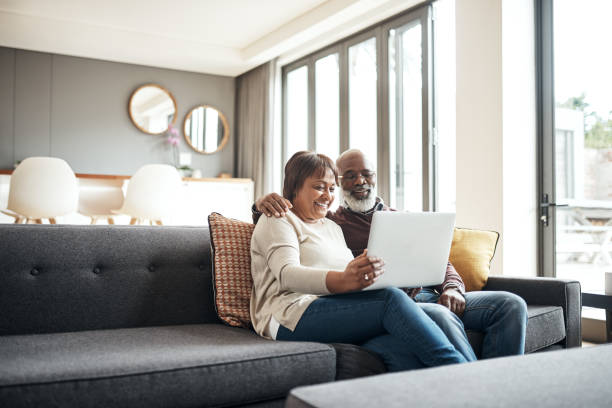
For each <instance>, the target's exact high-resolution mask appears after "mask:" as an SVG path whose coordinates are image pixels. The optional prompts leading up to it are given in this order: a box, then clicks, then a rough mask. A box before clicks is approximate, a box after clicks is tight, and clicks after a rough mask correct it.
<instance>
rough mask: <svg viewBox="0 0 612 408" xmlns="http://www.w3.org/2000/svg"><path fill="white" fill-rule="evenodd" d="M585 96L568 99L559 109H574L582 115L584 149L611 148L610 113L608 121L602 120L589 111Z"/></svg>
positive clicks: (611, 129) (611, 118)
mask: <svg viewBox="0 0 612 408" xmlns="http://www.w3.org/2000/svg"><path fill="white" fill-rule="evenodd" d="M585 99H586V95H585V94H584V93H582V94H581V95H580V96H573V97H571V98H569V99H568V100H567V101H565V102H564V103H562V104H559V105H558V106H559V107H562V108H569V109H574V110H577V111H581V112H582V113H583V114H584V147H590V148H592V149H606V148H612V111H611V112H610V113H611V115H610V117H609V118H608V119H605V120H604V119H602V118H601V117H600V116H599V115H597V113H595V112H593V111H591V110H590V109H589V104H588V103H587V102H586V100H585Z"/></svg>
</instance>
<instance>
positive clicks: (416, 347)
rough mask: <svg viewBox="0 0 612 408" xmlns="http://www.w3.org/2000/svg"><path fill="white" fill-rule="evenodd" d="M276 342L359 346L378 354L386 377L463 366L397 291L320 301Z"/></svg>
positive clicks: (448, 344)
mask: <svg viewBox="0 0 612 408" xmlns="http://www.w3.org/2000/svg"><path fill="white" fill-rule="evenodd" d="M276 339H277V340H290V341H318V342H323V343H336V342H338V343H351V344H357V345H361V346H363V347H365V348H368V349H370V350H373V351H375V352H377V353H378V354H380V355H381V356H382V358H383V360H384V361H385V363H386V365H387V368H388V369H389V371H401V370H409V369H414V368H421V367H432V366H438V365H444V364H453V363H464V362H466V361H467V360H466V359H465V358H464V357H463V355H461V353H459V352H458V351H457V350H456V349H455V347H454V346H453V345H452V343H451V342H450V341H449V340H448V338H447V337H446V336H445V335H444V333H443V332H442V330H441V329H440V327H438V325H436V323H435V322H434V321H433V320H432V319H431V318H429V316H427V314H426V313H425V312H424V311H423V309H422V308H421V307H419V306H418V305H417V304H416V302H414V301H413V300H412V299H410V298H409V297H408V296H406V294H405V293H404V292H403V291H402V290H400V289H397V288H387V289H380V290H373V291H365V292H357V293H348V294H341V295H333V296H325V297H320V298H319V299H317V300H315V301H314V302H312V303H311V304H310V306H308V308H307V309H306V311H305V312H304V314H303V315H302V317H301V318H300V321H299V322H298V324H297V326H296V328H295V330H293V331H291V330H289V329H287V328H286V327H284V326H282V325H281V326H280V327H279V329H278V333H277V335H276ZM387 346H391V347H390V348H389V347H387Z"/></svg>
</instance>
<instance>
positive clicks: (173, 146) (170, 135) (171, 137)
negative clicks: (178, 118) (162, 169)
mask: <svg viewBox="0 0 612 408" xmlns="http://www.w3.org/2000/svg"><path fill="white" fill-rule="evenodd" d="M166 143H168V145H169V146H170V162H171V164H172V165H173V166H174V167H178V162H179V152H178V144H179V131H178V129H177V128H175V127H174V126H173V125H172V123H171V124H169V125H168V130H167V131H166Z"/></svg>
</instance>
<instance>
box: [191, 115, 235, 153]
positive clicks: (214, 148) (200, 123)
mask: <svg viewBox="0 0 612 408" xmlns="http://www.w3.org/2000/svg"><path fill="white" fill-rule="evenodd" d="M183 131H184V133H185V139H186V140H187V143H188V144H189V146H191V148H192V149H193V150H195V151H196V152H199V153H205V154H210V153H215V152H218V151H219V150H221V149H223V146H225V144H226V143H227V141H228V140H229V124H228V123H227V119H226V118H225V115H223V114H222V113H221V112H219V111H218V110H217V109H216V108H214V107H212V106H209V105H201V106H197V107H195V108H193V109H192V110H191V111H190V112H189V113H188V114H187V116H186V117H185V124H184V126H183Z"/></svg>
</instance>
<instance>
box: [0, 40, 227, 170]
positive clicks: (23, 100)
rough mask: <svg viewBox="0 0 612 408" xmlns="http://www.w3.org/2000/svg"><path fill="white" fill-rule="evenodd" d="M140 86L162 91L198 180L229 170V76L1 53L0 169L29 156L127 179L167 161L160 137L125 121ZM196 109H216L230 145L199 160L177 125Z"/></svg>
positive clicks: (21, 52)
mask: <svg viewBox="0 0 612 408" xmlns="http://www.w3.org/2000/svg"><path fill="white" fill-rule="evenodd" d="M145 83H156V84H159V85H161V86H163V87H165V88H166V89H168V90H169V91H170V92H171V93H172V94H173V95H174V97H175V99H176V102H177V105H178V114H177V121H176V123H175V124H176V125H177V127H178V128H179V129H181V144H180V145H179V150H180V151H181V152H189V153H191V154H192V165H191V166H192V167H193V168H198V169H201V170H202V174H203V176H204V177H214V176H216V175H217V174H218V173H220V172H227V173H232V172H233V169H234V146H235V143H234V139H235V138H234V100H235V93H234V78H232V77H224V76H218V75H207V74H196V73H191V72H184V71H176V70H169V69H161V68H152V67H146V66H140V65H131V64H121V63H115V62H108V61H100V60H93V59H87V58H77V57H69V56H65V55H58V54H47V53H39V52H31V51H25V50H19V49H12V48H3V47H0V168H1V169H10V168H13V165H14V163H15V162H16V161H18V160H23V159H24V158H26V157H29V156H54V157H60V158H62V159H64V160H66V161H67V162H68V163H69V164H70V166H71V167H72V168H73V170H74V171H75V172H77V173H104V174H125V175H130V174H133V173H134V172H135V171H136V170H137V169H138V168H139V167H140V166H142V165H144V164H148V163H170V151H169V149H168V147H167V145H166V143H164V140H165V138H164V137H162V136H152V135H147V134H144V133H142V132H140V131H139V130H138V129H137V128H136V127H135V126H134V125H133V124H132V122H131V121H130V118H129V115H128V111H127V105H128V101H129V98H130V95H131V94H132V92H133V91H134V90H135V89H136V88H137V87H138V86H140V85H142V84H145ZM199 104H209V105H212V106H215V107H217V108H218V109H219V110H220V111H221V112H223V113H224V114H225V116H226V117H227V119H228V122H229V123H230V141H229V143H228V144H227V145H226V146H225V148H224V149H223V150H222V151H221V152H218V153H215V154H212V155H202V154H199V153H197V152H195V151H193V150H191V148H190V147H189V146H188V145H187V143H186V142H185V141H184V139H182V133H183V132H182V127H183V119H184V118H185V115H186V114H187V113H188V112H189V110H190V109H191V108H193V107H194V106H196V105H199Z"/></svg>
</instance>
